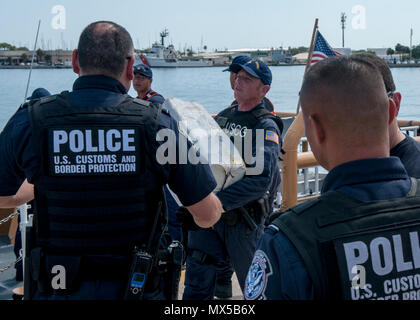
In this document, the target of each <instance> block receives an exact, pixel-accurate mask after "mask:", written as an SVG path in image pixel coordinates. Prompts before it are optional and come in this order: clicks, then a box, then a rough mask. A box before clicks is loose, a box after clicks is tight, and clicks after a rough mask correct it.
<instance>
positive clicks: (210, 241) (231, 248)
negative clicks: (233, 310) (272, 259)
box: [183, 219, 263, 300]
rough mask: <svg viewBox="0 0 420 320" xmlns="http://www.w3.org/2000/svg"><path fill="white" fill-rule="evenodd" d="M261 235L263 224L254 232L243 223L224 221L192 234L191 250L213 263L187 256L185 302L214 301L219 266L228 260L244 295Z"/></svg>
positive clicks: (221, 220) (190, 236) (190, 235)
mask: <svg viewBox="0 0 420 320" xmlns="http://www.w3.org/2000/svg"><path fill="white" fill-rule="evenodd" d="M262 232H263V225H262V224H260V225H259V226H258V228H257V229H256V230H254V231H251V230H250V229H249V228H248V226H247V225H246V224H245V223H243V222H240V223H237V224H235V225H227V224H226V223H225V222H224V221H223V219H220V220H219V221H218V222H217V223H216V224H215V225H214V227H213V228H208V229H200V230H197V231H190V232H189V234H188V248H189V249H190V250H194V249H195V250H199V251H201V252H203V253H205V254H207V255H209V256H210V257H211V259H210V260H211V261H210V262H209V259H206V260H205V261H204V262H203V261H198V260H197V259H195V258H194V257H192V256H191V254H189V255H188V257H187V267H186V275H185V289H184V295H183V300H212V299H213V297H214V290H215V284H216V272H217V268H218V267H219V268H220V266H221V264H219V263H220V262H224V261H226V260H228V259H229V260H230V262H231V264H232V267H233V269H234V271H235V272H236V276H237V278H238V281H239V285H240V286H241V289H242V292H243V288H244V284H245V279H246V276H247V274H248V269H249V266H250V265H251V262H252V259H253V257H254V252H255V249H256V246H257V241H258V238H259V237H260V236H261V234H262Z"/></svg>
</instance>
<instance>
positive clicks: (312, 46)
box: [296, 18, 318, 115]
mask: <svg viewBox="0 0 420 320" xmlns="http://www.w3.org/2000/svg"><path fill="white" fill-rule="evenodd" d="M317 29H318V18H316V19H315V24H314V30H313V31H312V40H311V45H310V46H309V52H308V60H307V61H306V67H305V73H304V74H303V77H305V74H306V71H308V68H309V66H310V65H311V61H312V54H313V53H314V46H315V36H316V31H317ZM299 108H300V98H299V100H298V105H297V109H296V115H297V114H298V113H299Z"/></svg>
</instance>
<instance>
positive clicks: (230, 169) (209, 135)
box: [163, 98, 245, 191]
mask: <svg viewBox="0 0 420 320" xmlns="http://www.w3.org/2000/svg"><path fill="white" fill-rule="evenodd" d="M163 107H164V108H166V109H168V110H169V112H170V114H171V116H172V117H173V118H174V119H175V120H176V121H177V122H178V124H179V131H180V133H181V134H183V135H185V136H186V137H187V138H188V140H189V141H191V142H192V144H193V148H194V150H189V153H188V160H189V161H190V162H192V163H194V161H195V162H198V161H200V162H201V163H208V164H209V165H210V168H211V170H212V173H213V176H214V178H215V180H216V182H217V187H216V189H215V190H214V191H219V190H222V189H224V188H226V187H228V186H230V185H232V184H233V183H235V182H237V181H238V180H240V179H242V177H243V176H244V175H245V163H244V161H243V160H242V158H241V156H240V153H239V152H238V150H237V149H236V148H235V146H234V144H233V143H232V142H231V140H230V139H229V137H228V136H227V135H226V134H225V133H224V132H223V130H222V129H221V128H220V127H219V125H218V124H217V123H216V121H215V120H214V119H213V117H212V116H211V115H210V114H209V113H208V112H207V111H206V110H205V109H204V107H203V106H201V105H200V104H198V103H196V102H189V101H183V100H180V99H177V98H169V99H166V100H165V103H164V105H163ZM196 150H199V157H196V156H195V155H196V154H197V153H196ZM193 151H194V152H193ZM186 183H188V181H186Z"/></svg>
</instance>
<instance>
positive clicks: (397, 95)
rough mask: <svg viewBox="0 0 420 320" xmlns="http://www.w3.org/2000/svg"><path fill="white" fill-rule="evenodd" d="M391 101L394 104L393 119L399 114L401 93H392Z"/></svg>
mask: <svg viewBox="0 0 420 320" xmlns="http://www.w3.org/2000/svg"><path fill="white" fill-rule="evenodd" d="M392 100H394V103H395V117H397V116H398V113H399V112H400V105H401V93H399V92H394V94H393V95H392Z"/></svg>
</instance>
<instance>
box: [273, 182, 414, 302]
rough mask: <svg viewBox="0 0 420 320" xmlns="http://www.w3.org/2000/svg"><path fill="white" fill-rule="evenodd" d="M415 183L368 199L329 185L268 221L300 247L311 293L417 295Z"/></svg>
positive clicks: (345, 296)
mask: <svg viewBox="0 0 420 320" xmlns="http://www.w3.org/2000/svg"><path fill="white" fill-rule="evenodd" d="M417 184H418V180H415V179H412V188H411V190H410V192H409V194H408V195H407V197H405V198H401V199H393V200H380V201H373V202H367V203H366V202H362V201H359V200H356V199H353V198H351V197H349V196H347V195H345V194H343V193H341V192H337V191H330V192H327V193H325V194H323V195H321V196H320V197H319V198H317V199H314V200H310V201H307V202H305V203H303V204H301V205H298V206H296V207H294V208H291V209H289V210H288V211H286V212H285V213H284V214H282V215H281V216H280V217H278V218H277V219H275V220H274V221H273V222H272V224H273V225H275V226H277V227H278V228H279V229H280V230H281V231H282V232H283V233H284V234H285V235H286V236H287V237H288V238H289V240H290V241H291V242H292V243H293V245H294V246H295V247H296V249H297V250H298V252H299V253H300V256H301V257H302V259H303V262H304V264H305V266H306V269H307V270H308V273H309V275H310V277H311V279H312V282H313V285H314V291H315V298H316V299H346V300H361V299H400V300H402V299H413V298H414V297H417V299H420V295H419V289H420V246H419V233H420V188H417Z"/></svg>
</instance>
